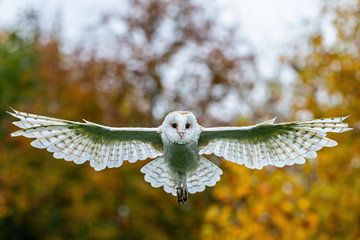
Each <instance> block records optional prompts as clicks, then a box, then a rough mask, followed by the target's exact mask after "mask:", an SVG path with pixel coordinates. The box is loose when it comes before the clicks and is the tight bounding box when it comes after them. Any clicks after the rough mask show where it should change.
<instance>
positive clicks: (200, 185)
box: [186, 156, 223, 194]
mask: <svg viewBox="0 0 360 240" xmlns="http://www.w3.org/2000/svg"><path fill="white" fill-rule="evenodd" d="M222 173H223V172H222V170H221V169H220V168H219V167H218V166H216V165H215V164H214V163H212V162H210V161H209V160H207V159H206V158H205V157H203V156H200V159H199V166H198V168H197V169H196V170H195V171H193V172H190V173H189V174H188V175H187V177H186V185H187V188H188V191H189V193H191V194H193V193H197V192H202V191H204V190H205V187H213V186H215V184H216V182H218V181H219V180H220V176H221V175H222Z"/></svg>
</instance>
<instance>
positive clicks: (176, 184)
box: [8, 110, 351, 203]
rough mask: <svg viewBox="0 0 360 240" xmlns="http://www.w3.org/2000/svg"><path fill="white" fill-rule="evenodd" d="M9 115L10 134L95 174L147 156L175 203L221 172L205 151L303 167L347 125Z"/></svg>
mask: <svg viewBox="0 0 360 240" xmlns="http://www.w3.org/2000/svg"><path fill="white" fill-rule="evenodd" d="M8 113H9V114H10V115H12V116H14V117H16V118H18V119H19V121H15V122H13V123H14V125H16V126H18V127H19V128H21V130H18V131H16V132H14V133H12V134H11V135H12V136H13V137H16V136H25V137H28V138H35V140H33V141H32V142H31V145H32V146H33V147H36V148H41V149H46V150H47V151H49V152H52V153H53V156H54V157H55V158H63V159H65V160H67V161H73V162H75V163H76V164H82V163H85V162H87V161H89V162H90V166H91V167H93V168H94V169H95V170H97V171H99V170H103V169H105V168H114V167H120V166H121V165H122V164H123V162H124V161H128V162H130V163H133V162H136V161H138V160H146V159H151V161H150V162H149V163H147V164H146V165H144V166H143V167H142V168H141V172H142V173H144V174H145V176H144V179H145V181H147V182H149V183H150V184H151V186H153V187H163V189H164V190H165V192H167V193H170V194H172V195H174V196H177V198H178V202H179V203H186V201H187V198H188V193H190V194H193V193H196V192H202V191H204V190H205V188H206V187H210V186H214V185H215V184H216V183H217V182H218V181H219V180H220V176H221V175H222V173H223V172H222V170H221V169H220V168H219V167H218V166H217V165H215V164H214V163H212V162H211V161H209V160H208V159H206V157H205V156H208V155H213V156H215V157H219V158H220V159H222V160H228V161H231V162H234V163H236V164H239V165H244V166H245V167H248V168H252V169H253V168H255V169H261V168H263V167H264V166H267V165H272V166H276V167H283V166H287V165H293V164H302V163H304V162H305V158H314V157H316V152H317V151H318V150H320V149H321V148H322V147H334V146H336V145H337V143H336V142H335V141H334V140H331V139H329V138H327V137H326V134H327V133H328V132H336V133H341V132H345V131H348V130H351V128H349V127H348V124H347V123H344V122H343V121H344V120H345V119H346V118H347V117H333V118H322V119H315V120H308V121H297V122H287V123H274V120H275V119H272V120H269V121H266V122H263V123H260V124H257V125H254V126H245V127H211V128H204V127H202V126H200V125H199V124H198V123H197V120H196V117H195V116H194V114H192V113H191V112H188V111H176V112H171V113H169V114H168V115H167V116H166V117H165V119H164V121H163V123H162V124H161V126H159V127H156V128H124V127H120V128H118V127H107V126H103V125H99V124H95V123H92V122H89V121H86V120H84V122H74V121H68V120H63V119H58V118H51V117H46V116H40V115H35V114H29V113H24V112H19V111H16V110H12V111H11V112H8Z"/></svg>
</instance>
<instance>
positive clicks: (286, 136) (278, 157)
mask: <svg viewBox="0 0 360 240" xmlns="http://www.w3.org/2000/svg"><path fill="white" fill-rule="evenodd" d="M346 118H347V117H336V118H324V119H317V120H310V121H301V122H289V123H279V124H274V120H275V119H273V120H270V121H267V122H264V123H261V124H258V125H255V126H249V127H218V128H203V131H202V133H201V135H200V139H199V145H200V146H201V149H200V154H214V155H216V156H218V157H223V158H224V159H226V160H229V161H232V162H235V163H238V164H242V165H245V166H246V167H248V168H257V169H261V168H262V167H264V166H267V165H274V166H277V167H283V166H285V165H293V164H295V163H297V164H302V163H304V162H305V158H315V157H316V151H318V150H320V149H321V148H322V147H333V146H336V145H337V142H336V141H334V140H331V139H329V138H326V133H327V132H337V133H340V132H345V131H348V130H351V128H348V124H347V123H344V122H343V121H344V120H345V119H346Z"/></svg>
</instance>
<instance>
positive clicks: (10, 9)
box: [0, 0, 331, 117]
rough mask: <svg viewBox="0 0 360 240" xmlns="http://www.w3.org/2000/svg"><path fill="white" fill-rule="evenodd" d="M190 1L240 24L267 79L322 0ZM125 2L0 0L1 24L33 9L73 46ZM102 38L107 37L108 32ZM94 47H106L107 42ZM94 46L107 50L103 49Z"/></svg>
mask: <svg viewBox="0 0 360 240" xmlns="http://www.w3.org/2000/svg"><path fill="white" fill-rule="evenodd" d="M194 1H198V2H204V4H205V3H206V4H208V5H211V6H208V7H209V8H210V7H212V6H215V7H217V8H218V9H219V11H217V12H215V14H218V15H216V16H215V14H214V17H216V18H217V19H218V20H219V21H220V22H221V23H223V24H224V25H229V24H230V25H232V26H236V27H237V28H238V30H239V32H240V33H241V36H242V38H245V40H246V42H247V43H248V45H249V46H250V48H251V51H253V52H254V53H255V54H256V56H257V63H258V67H259V71H260V75H261V76H262V77H264V78H265V79H268V78H272V77H276V76H278V75H277V74H279V73H278V72H277V70H278V66H279V64H278V57H279V56H280V55H281V54H286V53H287V51H288V50H289V49H290V48H291V47H292V46H294V45H296V44H301V43H303V41H304V40H305V39H306V36H307V34H309V33H310V32H311V30H312V29H311V27H313V26H314V25H316V24H313V23H315V22H317V21H318V20H319V15H320V12H321V2H322V1H323V0H291V1H289V0H251V1H249V0H213V1H211V2H210V1H204V0H203V1H201V0H194ZM125 3H126V1H125V0H118V1H115V0H86V1H85V0H61V1H60V0H47V1H44V0H0V28H6V27H7V26H11V25H14V24H16V22H17V20H18V19H19V16H20V14H21V13H22V12H23V11H24V10H26V9H29V8H32V9H35V10H37V11H38V12H39V13H40V19H41V21H42V26H43V27H45V29H46V28H48V29H51V28H52V27H53V26H54V25H55V24H58V21H60V26H61V27H62V38H63V40H64V41H63V42H64V44H65V46H64V48H65V49H70V50H71V46H76V44H79V42H80V41H81V40H82V38H84V36H87V35H86V31H89V29H92V28H91V26H93V25H95V24H97V23H98V22H99V20H100V18H101V15H102V14H103V13H107V12H115V11H116V12H121V11H124V10H125V9H126V4H125ZM59 16H61V18H60V19H58V18H59ZM328 35H329V34H328ZM330 35H331V34H330ZM103 38H104V39H105V40H106V36H103V37H102V38H101V39H103ZM86 40H87V41H88V40H90V39H86ZM90 41H91V40H90ZM81 43H82V44H83V42H81ZM98 47H99V48H102V47H104V48H105V47H106V44H105V45H99V46H98ZM98 50H99V51H100V52H106V49H98ZM294 78H295V76H294V74H293V73H292V72H291V71H290V70H288V71H287V70H286V68H285V70H284V69H282V71H281V74H280V79H281V80H283V81H285V82H286V81H287V79H289V80H290V81H289V82H291V81H292V80H293V79H294ZM230 105H231V104H229V106H228V107H229V108H231V109H232V108H234V109H238V106H237V105H236V104H235V105H234V106H230ZM231 109H230V110H231ZM233 112H236V111H233ZM229 117H230V116H229Z"/></svg>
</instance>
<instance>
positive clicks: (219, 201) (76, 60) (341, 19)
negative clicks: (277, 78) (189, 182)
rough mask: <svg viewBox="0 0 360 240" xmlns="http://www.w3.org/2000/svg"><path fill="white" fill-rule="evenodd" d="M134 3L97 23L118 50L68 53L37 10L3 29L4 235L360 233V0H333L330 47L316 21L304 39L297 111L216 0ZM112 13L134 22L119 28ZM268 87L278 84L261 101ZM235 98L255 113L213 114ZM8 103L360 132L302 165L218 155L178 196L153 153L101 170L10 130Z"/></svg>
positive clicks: (50, 111)
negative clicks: (319, 122)
mask: <svg viewBox="0 0 360 240" xmlns="http://www.w3.org/2000/svg"><path fill="white" fill-rule="evenodd" d="M129 4H130V6H132V9H133V11H132V12H131V13H128V14H125V15H121V16H119V15H114V14H106V15H104V18H103V21H102V22H101V23H100V25H99V27H101V28H102V29H105V30H106V31H109V32H110V34H111V35H112V36H113V38H112V40H113V41H114V42H115V43H116V46H117V48H116V51H113V52H112V53H113V55H112V56H109V57H104V56H101V54H99V51H101V50H100V49H96V51H94V52H89V51H88V50H87V49H77V50H74V51H73V52H71V53H68V52H67V53H65V52H64V51H63V50H62V48H61V45H62V42H61V40H60V39H61V38H60V37H59V35H56V34H55V35H51V36H50V37H49V36H47V37H46V38H45V37H43V36H42V31H41V30H40V29H41V28H39V26H38V25H36V21H34V18H35V16H34V15H31V16H30V17H29V18H28V19H25V21H27V22H29V23H32V24H30V27H29V26H27V27H26V28H25V29H24V27H22V28H21V27H20V28H19V29H16V30H14V31H12V32H5V31H4V32H2V33H0V110H1V111H0V121H1V125H0V239H119V238H120V239H358V238H360V178H359V176H360V139H359V119H360V60H359V59H360V58H359V56H360V49H359V46H360V44H359V43H360V38H359V34H360V32H359V29H360V27H359V23H360V17H359V14H358V13H359V11H360V8H359V5H360V4H359V1H357V0H353V1H349V3H347V4H337V3H336V2H335V1H329V3H327V4H326V5H325V9H324V14H330V13H331V14H333V16H334V21H333V26H334V29H335V30H336V31H337V38H336V42H335V43H334V44H333V45H331V46H327V45H326V44H324V40H323V36H322V34H321V33H318V32H315V33H313V34H311V36H309V39H308V43H307V44H306V46H307V47H306V49H302V48H300V47H299V48H296V50H295V51H294V52H293V53H289V55H288V56H285V57H284V59H285V61H284V64H286V65H287V66H291V67H292V69H293V70H294V73H295V75H296V81H295V83H294V85H293V86H292V91H293V97H292V98H291V100H290V101H288V102H287V103H286V104H288V105H291V106H290V107H289V109H292V111H291V112H288V113H283V112H280V111H279V110H278V107H277V106H276V104H277V103H279V102H280V101H282V100H283V98H284V96H285V95H286V94H288V93H289V92H288V91H282V88H281V84H279V83H275V84H274V82H272V81H263V80H260V78H258V77H259V74H258V73H257V69H256V59H255V58H254V56H253V55H251V54H243V53H242V51H240V50H239V46H240V45H241V46H242V44H243V43H242V42H241V41H240V42H239V41H238V39H237V38H236V36H237V35H236V31H235V32H234V30H233V29H230V28H229V29H222V28H221V27H219V25H218V24H219V23H218V22H217V21H216V18H215V17H214V16H211V15H209V14H208V12H207V11H206V8H204V7H203V6H201V5H199V4H195V3H194V2H193V1H189V0H186V1H183V0H171V1H165V0H160V1H157V0H151V1H144V0H131V1H129ZM34 22H35V23H34ZM112 24H122V25H123V26H125V27H124V30H123V31H122V32H112V30H111V27H110V26H112ZM166 24H170V26H171V28H170V29H166V31H167V33H168V34H167V35H166V36H164V33H163V31H164V30H163V28H165V27H166V26H167V25H166ZM107 28H108V29H107ZM24 30H26V31H24ZM159 43H161V45H160V47H159ZM299 44H300V46H301V44H303V43H299ZM174 69H175V70H176V71H174ZM179 86H181V87H179ZM258 86H262V87H263V86H266V89H269V91H268V92H267V93H266V94H265V96H264V97H262V98H261V100H258V101H257V98H256V97H255V98H254V96H256V94H254V93H256V91H258V90H257V87H258ZM270 90H271V91H270ZM229 96H230V97H229ZM229 101H238V104H239V106H241V109H247V111H246V112H241V111H239V112H237V114H238V115H237V117H235V116H234V117H233V116H231V117H226V116H225V117H223V118H221V117H217V116H216V114H214V111H215V112H216V111H217V110H220V111H221V110H222V109H226V108H227V104H228V103H229ZM282 104H283V103H282ZM9 106H12V107H14V108H16V109H19V110H23V111H29V112H35V113H38V114H44V115H51V116H56V117H60V118H65V119H72V120H81V119H82V118H86V119H88V120H91V121H94V122H99V123H102V124H106V125H113V126H152V125H154V124H158V123H159V121H160V120H161V118H162V116H163V115H164V114H165V113H166V112H168V111H171V110H172V109H188V110H191V111H194V113H195V114H196V115H197V116H198V117H199V119H200V123H201V124H204V125H212V124H249V123H255V122H258V121H260V120H263V119H266V118H269V117H270V116H274V115H280V118H281V120H289V119H292V120H295V119H296V118H298V117H299V116H302V115H306V116H310V117H328V116H343V115H349V114H351V118H350V119H349V123H350V124H351V125H352V126H353V127H354V130H353V131H352V132H348V133H345V134H342V135H335V134H333V135H331V136H330V137H332V138H334V139H335V140H337V141H338V142H339V146H337V147H336V148H331V149H323V150H322V151H321V152H320V153H319V155H318V158H317V159H316V160H310V161H308V162H307V163H306V164H305V165H302V166H292V167H286V168H283V169H276V168H273V167H267V168H265V169H263V170H249V169H246V168H245V167H243V166H238V165H235V164H233V163H229V162H225V161H220V162H219V164H220V165H221V167H222V168H223V169H224V175H223V176H222V179H221V181H220V182H219V183H218V184H217V185H216V187H214V188H208V189H206V191H205V192H202V193H198V194H195V195H191V198H190V202H189V204H187V205H185V206H179V205H178V204H177V202H176V199H174V197H172V196H171V195H169V194H167V193H165V192H163V191H162V189H154V188H152V187H151V186H150V185H149V184H148V183H146V182H144V180H143V175H142V174H141V173H140V171H139V168H140V167H141V166H143V165H144V164H145V162H137V163H136V164H128V163H125V164H124V165H123V166H122V167H121V168H118V169H107V170H104V171H101V172H95V171H94V170H93V169H91V168H90V166H89V165H88V164H84V165H82V166H77V165H75V164H72V163H68V162H65V161H62V160H55V159H53V158H52V156H51V154H50V153H48V152H46V151H42V150H37V149H33V148H31V147H30V145H29V142H30V141H29V140H28V139H24V138H17V139H12V138H11V137H10V133H11V132H12V131H14V130H15V127H14V126H12V125H11V121H12V119H11V118H10V117H9V116H7V115H6V114H5V110H6V109H8V107H9ZM236 111H238V109H236ZM221 113H223V112H221ZM239 114H243V115H241V116H240V115H239Z"/></svg>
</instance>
